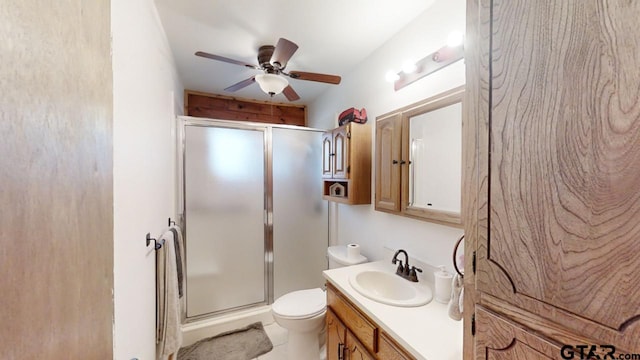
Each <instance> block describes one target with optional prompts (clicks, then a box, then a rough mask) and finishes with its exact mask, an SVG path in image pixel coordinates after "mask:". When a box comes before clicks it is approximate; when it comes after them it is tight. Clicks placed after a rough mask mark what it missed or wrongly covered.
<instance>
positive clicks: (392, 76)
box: [385, 70, 400, 82]
mask: <svg viewBox="0 0 640 360" xmlns="http://www.w3.org/2000/svg"><path fill="white" fill-rule="evenodd" d="M385 78H386V79H387V81H388V82H395V81H397V80H398V79H400V75H398V73H397V72H395V71H393V70H389V71H387V74H386V75H385Z"/></svg>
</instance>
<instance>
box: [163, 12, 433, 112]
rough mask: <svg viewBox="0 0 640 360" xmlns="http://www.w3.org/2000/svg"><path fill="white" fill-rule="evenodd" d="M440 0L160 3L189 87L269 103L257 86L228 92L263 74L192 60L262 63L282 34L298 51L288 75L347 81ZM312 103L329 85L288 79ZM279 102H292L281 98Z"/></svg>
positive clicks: (164, 22)
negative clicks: (262, 50)
mask: <svg viewBox="0 0 640 360" xmlns="http://www.w3.org/2000/svg"><path fill="white" fill-rule="evenodd" d="M434 1H435V0H401V1H398V0H347V1H345V0H324V1H310V0H262V1H258V0H155V2H156V5H157V8H158V12H159V14H160V18H161V20H162V23H163V26H164V29H165V32H166V34H167V37H168V39H169V44H170V46H171V49H172V51H173V55H174V58H175V62H176V66H177V70H178V74H179V75H180V77H181V79H182V82H183V84H184V86H185V88H186V89H189V90H196V91H204V92H209V93H214V94H223V95H228V96H235V97H239V98H248V99H258V100H268V99H269V96H268V95H266V94H264V93H263V92H262V91H261V90H260V88H259V87H258V84H252V85H250V86H248V87H246V88H244V89H241V90H239V91H237V92H235V93H225V92H224V91H223V89H224V88H226V87H228V86H230V85H233V84H235V83H237V82H239V81H241V80H244V79H247V78H249V77H251V76H253V75H256V74H259V73H260V72H259V70H253V69H249V68H245V67H242V66H238V65H234V64H229V63H224V62H220V61H215V60H210V59H205V58H202V57H198V56H195V55H194V53H195V52H196V51H204V52H208V53H212V54H215V55H220V56H224V57H227V58H232V59H236V60H239V61H243V62H246V63H250V64H256V65H257V59H256V56H257V51H258V48H259V47H260V46H261V45H275V44H276V42H277V41H278V39H279V38H281V37H283V38H286V39H288V40H291V41H293V42H294V43H296V44H297V45H298V46H299V48H298V51H297V52H296V53H295V54H294V55H293V57H292V58H291V60H290V61H289V63H288V64H287V71H292V70H297V71H308V72H316V73H326V74H331V75H339V76H344V75H345V74H348V73H349V72H350V71H351V70H352V69H353V68H354V67H355V66H356V65H358V64H359V63H361V62H362V61H363V60H364V59H365V58H366V57H367V56H368V55H369V54H371V53H372V52H373V51H374V50H375V49H377V48H378V47H380V46H381V45H382V44H383V43H385V42H386V41H387V40H388V39H389V38H391V37H392V36H393V35H394V34H396V33H397V32H398V31H399V30H401V29H402V28H403V27H404V26H405V25H407V24H408V23H409V22H411V21H412V20H413V19H415V18H416V17H417V16H418V15H420V14H421V13H422V12H424V11H425V10H426V9H427V8H428V7H429V6H430V5H431V4H432V3H433V2H434ZM287 79H288V80H289V84H290V85H291V86H292V87H293V88H294V89H295V91H296V92H297V93H298V94H299V95H300V100H298V101H295V102H294V103H296V104H308V103H310V102H311V101H313V100H314V99H315V98H316V97H317V96H319V95H320V94H321V93H322V92H324V91H325V90H327V89H328V88H329V87H332V86H340V85H330V84H324V83H318V82H312V81H302V80H295V79H290V78H287ZM273 100H274V101H276V102H287V100H286V98H285V97H284V95H282V94H280V95H276V96H275V97H274V99H273Z"/></svg>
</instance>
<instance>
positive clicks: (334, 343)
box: [326, 309, 347, 360]
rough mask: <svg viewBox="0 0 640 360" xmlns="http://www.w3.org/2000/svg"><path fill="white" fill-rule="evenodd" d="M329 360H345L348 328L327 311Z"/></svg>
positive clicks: (331, 312)
mask: <svg viewBox="0 0 640 360" xmlns="http://www.w3.org/2000/svg"><path fill="white" fill-rule="evenodd" d="M326 322H327V360H344V354H345V344H346V342H347V338H346V336H347V328H346V327H345V326H344V324H343V323H342V322H341V321H340V320H339V319H338V317H337V316H336V315H335V314H334V313H333V311H331V309H327V318H326Z"/></svg>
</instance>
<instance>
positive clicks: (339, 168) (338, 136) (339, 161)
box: [333, 125, 351, 179]
mask: <svg viewBox="0 0 640 360" xmlns="http://www.w3.org/2000/svg"><path fill="white" fill-rule="evenodd" d="M350 128H351V125H345V126H341V127H339V128H336V129H334V130H333V154H334V156H333V177H334V178H335V179H348V178H349V129H350Z"/></svg>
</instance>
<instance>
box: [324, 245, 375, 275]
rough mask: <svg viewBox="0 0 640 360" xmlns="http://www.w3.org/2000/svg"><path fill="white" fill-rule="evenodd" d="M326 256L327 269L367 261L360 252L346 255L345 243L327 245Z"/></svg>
mask: <svg viewBox="0 0 640 360" xmlns="http://www.w3.org/2000/svg"><path fill="white" fill-rule="evenodd" d="M327 257H328V258H329V269H335V268H340V267H344V266H351V265H356V264H362V263H364V262H367V258H366V257H364V256H363V255H360V254H358V255H356V256H347V247H346V245H336V246H329V248H328V249H327Z"/></svg>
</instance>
